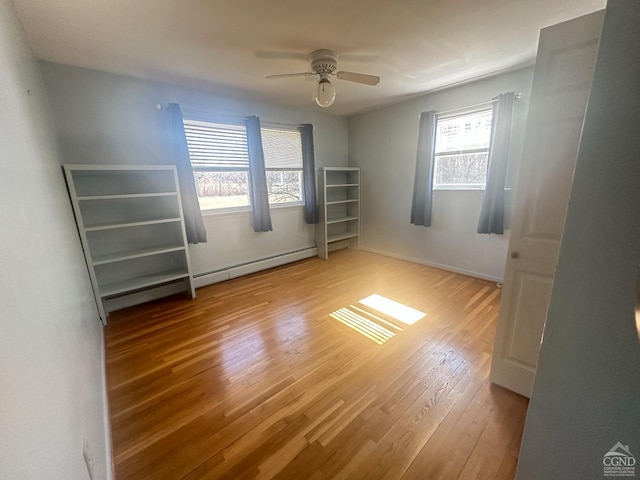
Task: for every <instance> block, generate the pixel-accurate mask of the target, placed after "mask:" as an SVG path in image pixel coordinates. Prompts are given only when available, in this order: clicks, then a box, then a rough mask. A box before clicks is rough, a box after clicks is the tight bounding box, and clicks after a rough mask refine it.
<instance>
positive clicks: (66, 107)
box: [40, 62, 348, 274]
mask: <svg viewBox="0 0 640 480" xmlns="http://www.w3.org/2000/svg"><path fill="white" fill-rule="evenodd" d="M40 66H41V70H42V74H43V76H44V80H45V86H46V89H47V92H48V94H49V98H50V103H51V106H52V110H53V115H54V121H55V125H56V129H57V135H58V140H59V144H60V152H61V157H62V162H63V163H111V164H114V163H115V164H117V163H158V164H162V163H168V162H169V161H170V158H169V157H168V155H167V151H168V150H167V137H166V135H165V132H166V127H167V123H166V111H165V110H157V109H156V105H157V104H162V105H165V106H166V105H167V104H168V103H169V102H178V103H180V104H181V105H182V106H184V107H185V108H191V109H196V110H198V111H204V112H213V113H216V114H221V115H228V116H235V117H240V118H241V117H243V116H246V115H258V116H260V118H261V119H262V120H264V121H272V122H279V123H286V124H292V125H295V124H300V123H312V124H313V125H314V143H315V153H316V167H321V166H344V165H346V164H347V161H348V125H347V120H346V119H345V118H343V117H337V116H334V115H329V114H326V113H324V112H321V111H319V110H318V109H317V108H312V102H311V99H309V105H310V108H309V109H295V108H289V107H283V106H277V105H273V104H269V103H265V102H261V101H257V100H252V99H251V98H249V97H241V96H237V94H236V95H233V94H229V93H227V92H220V91H215V90H199V89H195V88H186V87H179V86H175V85H169V84H163V83H155V82H150V81H145V80H139V79H135V78H131V77H124V76H119V75H112V74H108V73H103V72H97V71H94V70H87V69H81V68H75V67H70V66H65V65H59V64H53V63H47V62H42V63H41V64H40ZM272 221H273V232H268V233H254V232H253V228H252V223H251V216H250V213H248V212H241V213H238V212H236V213H230V214H220V213H217V214H211V215H206V216H205V224H206V227H207V232H208V236H209V241H208V243H206V244H199V245H195V246H192V247H191V255H192V263H193V268H194V273H196V274H199V273H207V272H211V271H215V270H219V269H222V268H225V267H229V266H232V265H236V264H240V263H246V262H249V261H253V260H258V259H261V258H266V257H270V256H273V255H276V254H280V253H285V252H289V251H293V250H298V249H301V248H305V247H309V246H313V245H314V241H313V238H314V229H313V226H310V225H307V224H305V223H304V221H303V218H302V207H285V208H272Z"/></svg>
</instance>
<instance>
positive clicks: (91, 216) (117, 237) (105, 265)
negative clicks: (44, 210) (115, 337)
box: [63, 165, 195, 324]
mask: <svg viewBox="0 0 640 480" xmlns="http://www.w3.org/2000/svg"><path fill="white" fill-rule="evenodd" d="M63 169H64V173H65V178H66V181H67V187H68V189H69V196H70V198H71V204H72V206H73V212H74V215H75V218H76V223H77V225H78V233H79V234H80V240H81V241H82V248H83V250H84V255H85V259H86V261H87V267H88V269H89V276H90V278H91V286H92V288H93V292H94V295H95V298H96V303H97V305H98V311H99V313H100V318H101V319H102V321H103V323H105V324H106V321H107V315H108V309H107V306H106V303H107V302H108V301H109V300H112V299H114V298H116V297H120V296H123V295H129V294H132V293H139V292H141V291H144V290H147V289H151V288H155V287H159V286H163V285H168V284H171V283H177V282H179V283H181V284H182V285H183V287H184V290H185V291H186V292H187V293H188V294H189V295H190V296H191V298H195V289H194V286H193V277H192V273H191V260H190V258H189V249H188V246H187V238H186V234H185V229H184V216H183V213H182V203H181V200H180V189H179V188H178V178H177V173H176V169H175V167H174V166H172V165H140V166H134V165H64V167H63Z"/></svg>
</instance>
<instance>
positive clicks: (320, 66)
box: [265, 49, 380, 108]
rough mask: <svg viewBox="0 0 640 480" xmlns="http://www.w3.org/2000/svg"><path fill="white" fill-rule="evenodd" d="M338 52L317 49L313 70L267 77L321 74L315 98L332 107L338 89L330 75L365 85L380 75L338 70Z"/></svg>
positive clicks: (313, 56)
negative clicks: (332, 82)
mask: <svg viewBox="0 0 640 480" xmlns="http://www.w3.org/2000/svg"><path fill="white" fill-rule="evenodd" d="M337 57H338V54H337V53H336V52H334V51H333V50H326V49H322V50H316V51H314V52H311V54H310V55H309V60H311V71H310V72H301V73H284V74H281V75H267V76H266V77H265V78H269V79H271V78H286V77H308V76H310V75H319V76H320V79H319V80H318V88H317V89H316V92H315V94H314V95H313V99H314V100H315V101H316V103H317V104H318V105H319V106H321V107H323V108H324V107H330V106H331V105H332V104H333V101H334V100H335V98H336V90H335V88H334V87H333V85H332V84H331V81H330V80H329V77H330V76H332V75H333V76H334V77H337V78H339V79H340V80H347V81H348V82H356V83H362V84H364V85H377V84H378V83H379V82H380V77H378V76H376V75H366V74H364V73H353V72H343V71H339V72H336V69H337V68H338V60H337Z"/></svg>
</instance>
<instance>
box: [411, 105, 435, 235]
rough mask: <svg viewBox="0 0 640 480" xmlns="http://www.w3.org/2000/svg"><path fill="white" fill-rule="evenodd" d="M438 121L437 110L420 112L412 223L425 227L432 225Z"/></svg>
mask: <svg viewBox="0 0 640 480" xmlns="http://www.w3.org/2000/svg"><path fill="white" fill-rule="evenodd" d="M437 122H438V120H437V117H436V112H435V111H428V112H422V113H421V114H420V131H419V133H418V153H417V155H416V173H415V178H414V183H413V200H412V202H411V223H413V224H414V225H422V226H424V227H429V226H431V203H432V196H433V162H434V152H435V146H436V125H437Z"/></svg>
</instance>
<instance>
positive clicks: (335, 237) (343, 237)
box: [327, 232, 358, 243]
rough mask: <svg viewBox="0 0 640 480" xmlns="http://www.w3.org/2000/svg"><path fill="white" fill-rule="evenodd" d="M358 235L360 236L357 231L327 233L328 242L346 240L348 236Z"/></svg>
mask: <svg viewBox="0 0 640 480" xmlns="http://www.w3.org/2000/svg"><path fill="white" fill-rule="evenodd" d="M357 236H358V233H356V232H342V233H334V234H333V235H327V243H331V242H339V241H340V240H346V239H348V238H353V237H357Z"/></svg>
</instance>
